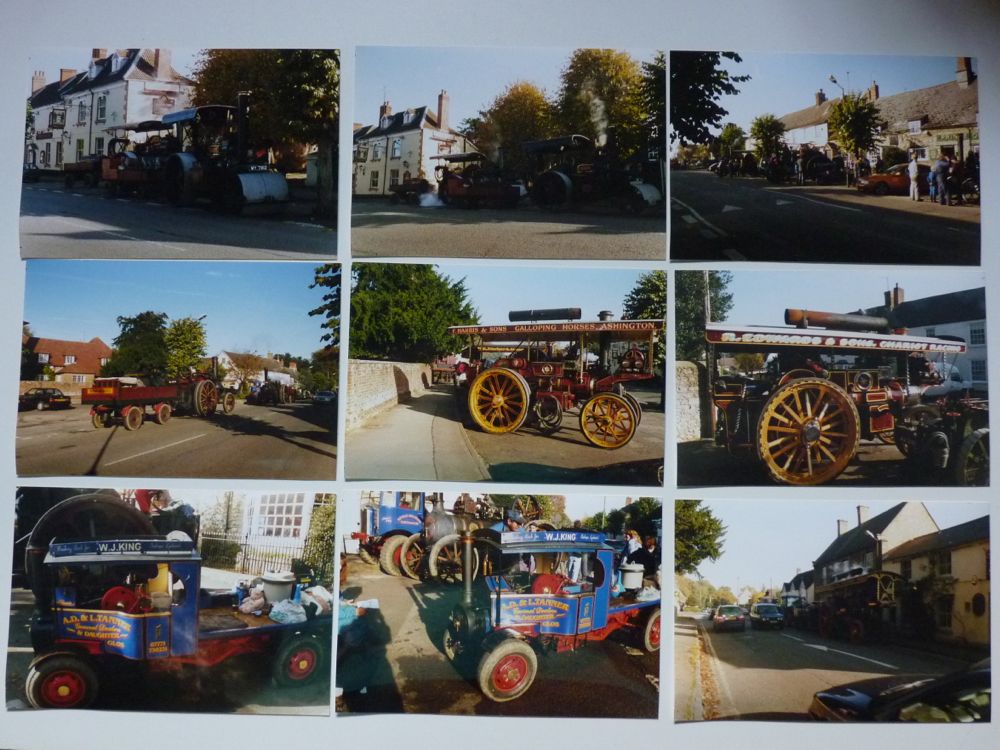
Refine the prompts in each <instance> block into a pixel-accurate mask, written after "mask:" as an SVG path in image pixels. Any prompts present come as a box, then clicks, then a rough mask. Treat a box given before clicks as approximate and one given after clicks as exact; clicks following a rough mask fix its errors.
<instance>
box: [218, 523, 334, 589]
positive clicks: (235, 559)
mask: <svg viewBox="0 0 1000 750" xmlns="http://www.w3.org/2000/svg"><path fill="white" fill-rule="evenodd" d="M199 547H200V551H201V559H202V563H203V564H204V565H205V566H206V567H209V568H219V569H221V570H231V571H233V572H234V573H243V574H246V575H247V576H248V577H253V576H259V575H263V574H264V573H265V572H267V571H269V570H276V571H288V570H293V568H295V567H297V566H298V565H301V564H303V563H304V564H305V565H307V566H309V567H311V568H312V569H313V570H314V571H315V572H316V580H318V581H325V582H330V581H332V580H333V547H332V545H326V544H321V543H318V542H314V541H313V540H311V539H309V538H306V540H305V541H298V540H295V541H292V540H290V539H288V538H283V537H275V538H274V541H273V542H272V541H262V540H261V539H260V538H258V539H256V540H254V541H251V540H250V537H249V536H248V535H243V536H240V535H238V534H228V535H212V534H202V535H201V539H200V542H199ZM327 547H329V548H327Z"/></svg>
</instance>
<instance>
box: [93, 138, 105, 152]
mask: <svg viewBox="0 0 1000 750" xmlns="http://www.w3.org/2000/svg"><path fill="white" fill-rule="evenodd" d="M94 153H95V154H96V155H97V156H100V155H101V154H103V153H104V139H103V138H95V139H94Z"/></svg>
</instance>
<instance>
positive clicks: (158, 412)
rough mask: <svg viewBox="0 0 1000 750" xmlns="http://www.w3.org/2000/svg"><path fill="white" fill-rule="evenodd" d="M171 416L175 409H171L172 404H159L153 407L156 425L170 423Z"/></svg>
mask: <svg viewBox="0 0 1000 750" xmlns="http://www.w3.org/2000/svg"><path fill="white" fill-rule="evenodd" d="M171 414H173V409H171V408H170V404H157V405H156V406H155V407H153V421H154V422H156V424H166V423H167V422H169V421H170V415H171Z"/></svg>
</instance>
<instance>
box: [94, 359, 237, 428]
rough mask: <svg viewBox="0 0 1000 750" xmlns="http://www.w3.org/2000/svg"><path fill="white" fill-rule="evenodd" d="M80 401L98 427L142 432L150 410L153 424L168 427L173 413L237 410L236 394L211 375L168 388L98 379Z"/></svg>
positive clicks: (119, 379)
mask: <svg viewBox="0 0 1000 750" xmlns="http://www.w3.org/2000/svg"><path fill="white" fill-rule="evenodd" d="M80 401H81V402H82V403H84V404H90V405H91V408H90V419H91V422H92V424H93V425H94V427H111V426H113V425H115V424H119V423H120V424H121V425H122V426H124V427H125V429H126V430H129V431H132V430H138V429H139V428H140V427H142V424H143V422H144V420H145V416H146V408H147V407H149V409H150V411H151V416H152V418H153V421H154V422H156V423H157V424H161V425H162V424H166V423H167V421H168V420H169V419H170V417H171V416H173V413H174V412H175V411H176V412H179V413H184V414H193V415H195V416H198V417H208V416H212V415H213V414H215V411H216V409H217V408H218V407H219V405H220V404H221V406H222V411H223V412H224V413H226V414H229V413H231V412H232V411H233V410H234V409H235V408H236V394H235V393H233V392H232V391H228V390H222V389H220V388H219V386H218V385H216V383H215V381H214V380H212V379H211V378H210V377H208V376H207V375H204V374H202V373H196V374H194V375H192V376H190V377H185V378H178V379H177V380H174V381H170V382H168V383H166V384H164V385H146V384H145V383H144V382H143V381H142V380H141V379H139V378H135V377H115V378H97V379H95V380H94V385H93V386H92V387H90V388H84V389H83V391H82V393H81V397H80Z"/></svg>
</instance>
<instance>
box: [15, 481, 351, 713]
mask: <svg viewBox="0 0 1000 750" xmlns="http://www.w3.org/2000/svg"><path fill="white" fill-rule="evenodd" d="M86 519H89V520H90V521H91V522H89V523H88V522H86ZM88 528H89V529H90V530H91V531H93V530H99V533H97V534H93V533H87V529H88ZM115 529H118V532H117V533H112V532H114V530H115ZM100 532H104V533H100ZM151 532H152V529H151V528H150V523H149V520H148V519H147V518H146V517H145V516H144V515H143V514H142V513H141V512H139V511H138V510H136V509H134V508H130V507H129V506H127V505H124V504H123V503H122V502H121V501H120V500H119V499H117V498H114V497H109V496H107V495H92V496H89V497H83V498H80V497H76V498H69V499H68V500H65V501H63V502H62V503H60V504H58V505H56V506H55V507H53V508H52V509H50V510H49V511H47V512H46V514H45V515H44V516H43V517H42V518H41V519H40V520H39V521H38V523H37V524H36V525H35V527H34V529H33V530H32V532H31V535H30V537H29V539H28V542H27V546H26V550H25V570H26V575H27V581H28V584H29V587H30V589H31V592H32V595H33V598H34V610H33V613H32V616H31V621H30V633H31V645H32V650H33V651H34V658H33V659H32V662H31V665H30V667H29V668H28V672H27V677H26V680H25V691H26V693H27V697H28V700H29V702H30V703H31V705H32V706H34V707H35V708H85V707H87V706H89V705H91V704H92V703H93V702H94V701H95V700H96V698H97V697H98V695H99V693H100V691H101V685H102V683H104V682H105V681H107V680H110V679H114V678H116V677H120V676H121V675H122V674H123V672H125V671H127V670H130V669H133V668H144V669H146V670H147V673H155V672H156V671H157V670H168V669H174V668H178V667H180V666H181V665H190V666H195V667H199V668H213V667H216V666H218V665H220V664H222V663H223V662H225V661H227V660H229V659H231V658H233V657H236V656H240V655H244V654H256V655H258V656H259V658H260V657H262V658H265V659H267V660H269V662H270V665H271V674H272V677H273V679H274V680H275V682H276V683H277V684H278V685H280V686H286V687H293V686H299V685H305V684H308V683H311V682H312V681H314V680H317V679H319V678H320V677H321V676H322V675H323V674H329V672H328V671H327V665H328V663H329V662H328V658H329V653H330V646H331V644H332V638H333V628H332V614H331V613H330V612H325V613H324V612H322V611H317V612H315V613H314V614H313V616H312V617H308V618H307V619H306V620H305V621H304V622H298V623H290V622H276V621H274V620H271V619H270V618H268V617H264V616H257V615H254V614H244V613H242V612H240V611H238V610H237V608H236V605H237V595H236V594H235V593H234V592H233V591H230V590H228V589H227V590H221V591H217V590H208V589H202V588H201V565H202V563H201V557H200V555H199V553H198V549H197V546H196V544H195V542H194V541H193V540H191V538H190V537H188V536H187V535H186V534H184V533H183V532H179V531H175V532H172V533H170V534H167V535H166V536H161V535H157V534H155V533H151ZM53 533H55V534H56V535H55V536H54V537H53V536H51V535H52V534H53ZM63 534H65V535H63ZM292 590H293V588H292V586H291V585H289V586H288V594H289V596H290V595H291V593H292Z"/></svg>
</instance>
